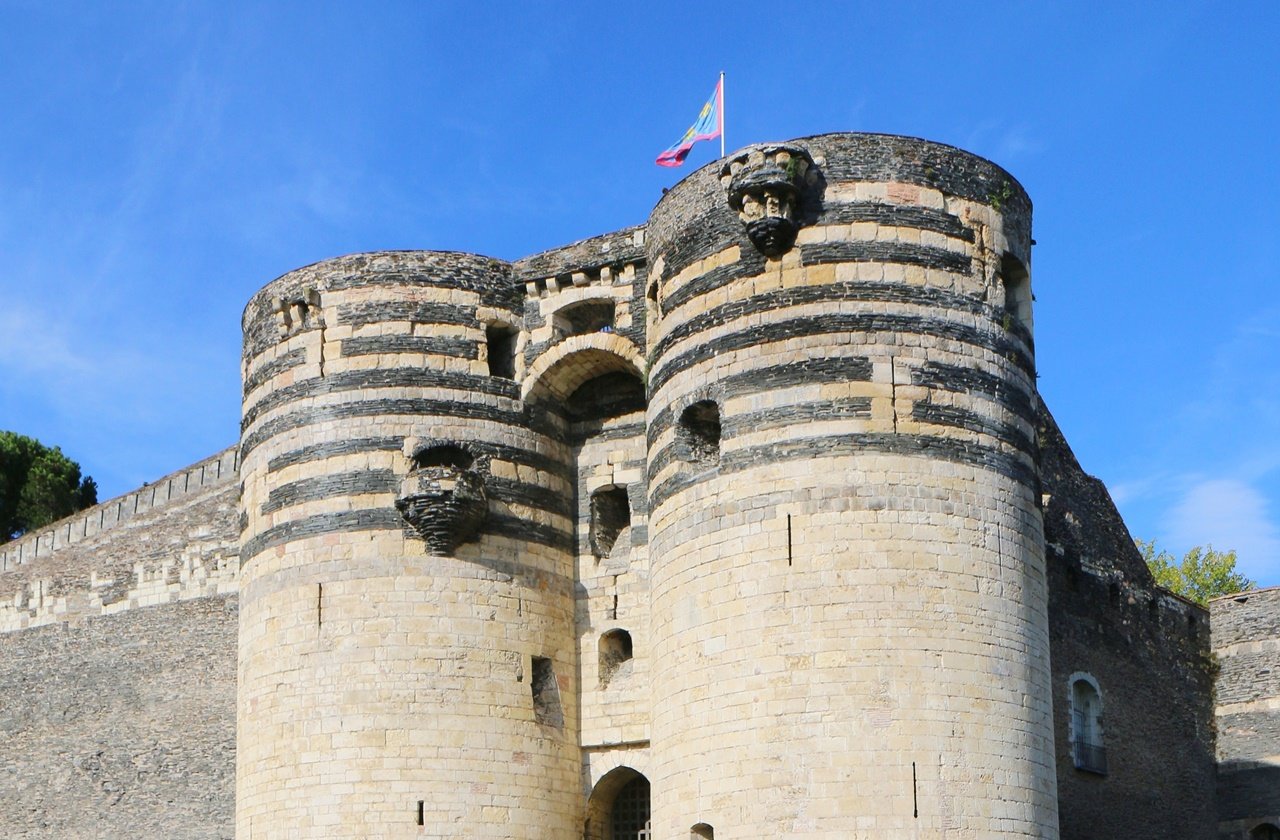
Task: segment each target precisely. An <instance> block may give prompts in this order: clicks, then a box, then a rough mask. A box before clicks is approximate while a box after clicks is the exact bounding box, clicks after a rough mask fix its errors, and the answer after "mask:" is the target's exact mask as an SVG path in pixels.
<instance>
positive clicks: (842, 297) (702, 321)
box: [653, 281, 1003, 358]
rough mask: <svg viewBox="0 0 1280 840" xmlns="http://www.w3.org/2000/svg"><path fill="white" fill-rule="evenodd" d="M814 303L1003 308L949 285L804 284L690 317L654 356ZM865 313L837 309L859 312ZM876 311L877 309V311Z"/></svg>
mask: <svg viewBox="0 0 1280 840" xmlns="http://www.w3.org/2000/svg"><path fill="white" fill-rule="evenodd" d="M813 303H901V304H905V305H909V306H926V307H929V308H930V309H945V310H949V311H955V312H961V313H965V314H968V315H979V316H983V317H986V318H988V319H990V320H991V321H992V322H995V321H996V320H997V319H998V318H999V317H1000V315H1002V314H1003V313H1002V312H997V310H996V309H995V308H994V307H992V306H990V305H989V304H987V303H984V302H983V301H980V300H978V299H976V298H974V297H970V296H968V295H958V294H955V293H954V292H949V291H946V290H945V289H935V288H931V287H928V286H907V285H903V284H901V283H874V282H865V281H843V282H839V283H826V284H823V285H821V286H801V287H798V288H793V289H782V290H777V291H772V292H767V293H763V294H758V295H753V296H752V297H749V298H747V299H745V300H737V301H731V302H730V303H725V304H721V305H720V306H717V307H715V308H713V309H710V310H708V311H706V312H704V313H702V314H700V315H697V316H695V317H693V318H690V319H689V320H688V321H685V322H684V323H682V324H680V325H679V326H677V327H675V328H674V329H672V330H671V332H669V333H667V335H665V336H663V337H662V340H661V341H659V342H658V343H657V344H656V345H655V346H654V347H653V356H654V358H660V357H661V356H662V354H663V353H665V352H666V351H667V350H668V349H669V348H670V347H671V345H673V344H675V343H677V342H679V341H682V340H683V339H685V338H687V337H689V336H690V335H694V334H696V333H700V332H706V331H708V330H714V329H718V328H720V327H721V326H723V325H724V324H727V323H730V322H732V321H735V320H737V319H739V318H741V317H743V316H744V315H755V314H758V313H761V312H773V311H776V310H779V309H789V308H791V307H793V306H804V305H806V304H813ZM857 314H865V313H847V312H842V313H837V315H836V316H829V317H838V316H841V315H844V316H847V315H857ZM873 314H874V313H873Z"/></svg>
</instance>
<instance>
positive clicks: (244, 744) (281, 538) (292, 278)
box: [236, 252, 581, 840]
mask: <svg viewBox="0 0 1280 840" xmlns="http://www.w3.org/2000/svg"><path fill="white" fill-rule="evenodd" d="M515 289H516V285H515V284H514V283H513V282H512V279H511V272H510V267H509V266H508V265H507V264H506V263H503V262H500V261H497V260H491V259H486V258H482V257H474V256H470V255H465V254H443V253H422V252H396V253H377V254H363V255H355V256H349V257H342V258H340V259H336V260H331V261H327V262H323V263H319V264H316V265H313V266H310V267H307V268H303V269H300V270H298V271H294V272H292V273H290V274H286V275H285V276H283V277H281V278H279V279H277V280H275V281H273V282H272V283H270V284H268V285H267V286H266V287H265V288H264V289H262V290H261V291H260V292H259V293H258V294H257V295H255V296H254V298H253V299H252V300H251V301H250V302H249V305H248V306H247V308H246V310H245V315H244V337H245V342H244V364H243V368H244V369H243V373H244V393H245V400H244V420H243V430H242V438H241V453H242V456H243V462H242V463H243V466H242V471H241V475H242V477H243V483H244V484H243V498H242V504H243V521H242V525H243V537H242V564H243V566H242V572H241V575H242V576H241V596H240V609H241V624H240V639H239V688H238V692H239V694H238V718H237V725H238V727H239V733H238V748H237V756H236V785H237V791H236V809H237V813H236V830H237V837H238V838H240V840H265V839H266V838H285V837H289V838H298V837H307V838H312V837H314V838H330V839H332V838H375V837H436V838H445V837H450V838H452V837H477V838H527V839H528V840H534V839H535V838H537V840H542V838H547V837H571V836H573V835H574V833H575V832H578V831H580V830H581V817H580V813H581V803H580V800H581V790H580V783H579V779H578V771H579V761H578V757H577V735H576V726H577V720H576V714H577V712H576V706H575V704H574V703H573V702H570V700H571V698H572V697H573V696H574V694H575V689H574V685H573V681H574V653H573V651H574V648H573V644H574V640H573V601H572V583H571V579H572V563H571V559H570V544H571V543H570V537H569V535H570V533H571V528H572V524H571V520H570V519H569V517H568V511H569V503H568V501H567V499H568V497H569V496H570V495H571V491H570V485H569V484H568V483H567V479H566V474H567V473H568V467H567V463H568V462H567V458H568V454H567V452H566V450H565V448H564V447H563V445H561V444H559V443H556V442H555V441H554V440H553V439H552V438H551V437H549V436H547V435H546V434H543V433H540V432H537V431H533V430H532V429H531V427H530V425H531V424H529V423H528V422H526V420H527V418H526V416H525V412H524V410H523V408H522V403H521V401H520V399H519V389H518V386H517V384H516V382H515V381H514V379H515V377H516V375H517V373H518V372H519V369H520V368H521V367H522V363H521V361H520V360H519V358H518V352H517V350H518V348H517V347H515V346H514V345H515V344H516V337H517V336H518V335H519V331H518V325H519V324H520V319H521V312H520V306H521V305H522V304H521V300H520V298H519V296H518V295H517V294H516V291H515Z"/></svg>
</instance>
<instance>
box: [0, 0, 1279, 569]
mask: <svg viewBox="0 0 1280 840" xmlns="http://www.w3.org/2000/svg"><path fill="white" fill-rule="evenodd" d="M614 5H615V4H604V3H597V4H586V3H582V4H560V3H554V2H545V3H537V4H533V3H509V4H508V3H489V4H483V3H475V2H467V3H450V2H439V3H424V2H420V3H408V2H406V3H392V2H387V3H360V4H357V3H342V4H339V3H324V2H309V3H277V4H258V3H253V4H248V3H237V2H218V3H201V2H189V3H176V2H173V3H171V2H156V3H146V2H137V3H128V4H105V3H84V4H75V3H52V2H43V0H42V1H41V2H22V1H20V0H0V79H2V80H3V84H0V113H2V114H3V115H4V119H3V121H0V428H8V429H13V430H16V431H20V432H22V433H24V434H29V435H32V436H35V437H38V438H40V439H41V440H42V441H44V442H46V443H49V444H57V445H60V446H61V447H62V448H63V450H64V451H66V452H67V453H68V454H69V455H70V456H71V457H73V458H75V459H77V460H79V461H80V462H81V464H82V465H83V466H84V467H85V469H86V471H87V472H89V473H90V474H92V475H93V476H94V477H95V478H96V479H97V480H98V482H99V484H100V487H101V489H102V494H103V497H104V498H105V497H106V496H110V495H115V494H118V493H122V492H126V491H128V490H130V489H132V488H134V487H136V486H138V485H140V484H142V482H144V481H152V480H154V479H156V478H158V477H160V476H162V475H164V474H166V473H168V472H171V471H173V470H175V469H178V468H180V467H183V466H185V465H187V464H189V463H191V462H193V461H196V460H198V459H200V458H202V457H204V456H206V455H209V454H212V453H213V452H215V451H217V450H219V449H221V448H223V447H225V446H228V445H230V444H232V443H233V442H234V441H235V440H236V436H237V424H238V418H239V372H238V361H239V345H240V336H239V317H240V311H241V308H242V306H243V305H244V303H245V301H246V300H247V299H248V298H249V296H250V295H251V294H252V293H253V292H254V291H255V290H256V289H258V288H259V287H260V286H262V285H263V284H264V283H266V282H267V281H269V280H271V279H272V278H274V277H276V276H278V275H279V274H281V273H283V272H285V271H288V270H290V269H292V268H296V267H298V266H301V265H304V264H307V263H310V262H314V261H316V260H319V259H323V258H326V257H331V256H336V255H338V254H343V253H348V252H352V251H366V250H378V249H384V248H438V249H447V250H463V251H477V252H480V253H484V254H489V255H493V256H497V257H504V258H516V257H519V256H523V255H526V254H529V253H533V252H536V251H540V250H543V249H546V248H550V247H553V246H556V245H560V244H565V243H567V242H570V241H573V240H575V239H579V238H581V237H584V236H589V235H592V234H596V233H601V232H604V231H608V230H614V229H617V228H619V227H623V226H626V225H630V224H635V223H638V222H642V221H644V219H645V218H646V217H647V216H648V213H649V211H650V209H651V208H652V206H653V204H654V203H655V202H656V201H657V199H658V198H659V196H660V195H661V191H662V188H663V187H664V186H669V185H670V184H671V183H673V182H674V181H675V180H677V179H678V178H679V177H680V176H681V175H683V174H684V173H686V172H687V171H691V170H692V169H694V168H696V167H697V166H700V165H702V164H704V163H707V162H709V161H710V160H712V159H713V157H714V155H715V154H716V153H717V152H718V149H714V148H713V147H712V145H711V144H701V145H700V146H699V147H698V148H697V149H695V150H694V152H693V154H692V155H691V156H690V160H689V162H688V163H687V164H686V166H685V168H684V169H682V170H674V171H673V170H666V169H662V168H659V167H657V166H655V165H654V164H653V158H654V157H655V156H656V154H657V153H658V152H660V151H661V150H662V149H664V148H665V147H666V146H667V145H669V144H670V143H671V142H673V141H674V140H675V139H676V138H677V137H679V135H680V134H681V132H683V131H684V129H685V128H686V127H687V126H688V124H689V123H690V122H691V121H692V120H693V118H694V117H695V116H696V114H697V110H698V108H699V107H700V106H701V105H702V102H703V101H704V100H705V98H706V95H707V93H708V92H709V91H710V89H711V87H712V85H713V84H714V82H715V78H716V74H717V73H718V72H719V71H721V70H724V71H725V72H726V73H727V75H728V83H727V100H728V106H727V112H728V123H727V131H728V144H729V146H730V148H733V147H736V146H740V145H743V144H746V143H750V142H756V141H764V140H778V139H786V138H791V137H800V136H804V135H808V134H815V133H820V132H825V131H848V130H858V131H879V132H890V133H898V134H909V135H915V136H920V137H926V138H929V139H932V140H937V141H941V142H945V143H950V144H953V145H957V146H960V147H962V148H965V149H968V150H970V151H973V152H975V153H977V154H980V155H983V156H985V157H989V158H991V159H992V160H994V161H996V162H997V163H999V164H1001V165H1002V166H1004V167H1005V168H1006V169H1008V170H1009V171H1011V172H1012V173H1013V174H1014V175H1015V176H1016V177H1017V178H1018V179H1019V180H1020V181H1021V182H1022V183H1023V185H1024V186H1026V188H1027V190H1028V191H1029V192H1030V193H1031V196H1032V198H1033V200H1034V201H1035V205H1036V208H1035V237H1036V240H1037V242H1038V245H1037V247H1036V250H1035V252H1034V256H1033V266H1032V272H1033V284H1034V288H1035V293H1036V298H1037V303H1036V331H1037V352H1038V359H1039V367H1040V376H1041V378H1040V386H1041V390H1042V393H1043V394H1044V396H1045V399H1046V401H1047V402H1048V404H1049V405H1050V407H1051V409H1052V410H1053V411H1054V413H1055V415H1056V416H1057V418H1058V421H1059V423H1060V424H1061V425H1062V427H1063V429H1064V431H1065V433H1066V435H1067V438H1068V440H1069V441H1070V442H1071V444H1072V446H1073V447H1074V449H1075V451H1076V453H1077V455H1078V456H1079V458H1080V460H1081V462H1082V463H1083V465H1084V466H1085V468H1086V469H1087V470H1088V471H1090V472H1092V473H1094V474H1095V475H1097V476H1099V477H1100V478H1102V479H1103V480H1104V481H1105V482H1106V483H1107V485H1108V487H1109V488H1110V489H1111V491H1112V493H1113V495H1114V496H1115V498H1116V500H1117V502H1118V503H1119V504H1120V507H1121V509H1122V511H1123V512H1124V514H1125V516H1126V519H1127V521H1128V523H1129V526H1130V529H1131V530H1132V532H1133V533H1134V535H1135V536H1140V537H1144V538H1155V539H1158V540H1159V542H1160V544H1161V545H1162V546H1164V547H1167V548H1169V549H1171V550H1173V551H1175V552H1179V553H1180V552H1182V551H1184V550H1185V549H1187V548H1189V547H1190V546H1192V545H1196V544H1203V543H1212V544H1213V545H1214V546H1215V547H1217V548H1224V549H1225V548H1235V549H1237V550H1238V551H1239V553H1240V564H1241V567H1242V568H1243V569H1244V571H1246V572H1247V573H1248V574H1250V575H1251V576H1253V577H1255V578H1257V579H1259V580H1260V581H1261V582H1262V583H1264V584H1269V585H1275V584H1280V299H1278V298H1277V295H1276V289H1277V287H1278V285H1280V283H1278V281H1280V238H1278V235H1277V231H1280V202H1278V201H1277V196H1280V162H1278V161H1280V156H1278V155H1277V150H1278V147H1280V144H1278V143H1277V134H1278V128H1280V126H1278V123H1280V48H1277V46H1276V44H1277V42H1280V4H1277V3H1274V2H1239V3H1232V4H1221V3H1209V2H1177V1H1176V0H1175V1H1174V2H1166V3H1162V4H1159V6H1158V7H1157V6H1156V5H1154V4H1137V3H1133V4H1128V3H1107V4H1103V3H1076V4H1070V5H1068V4H1050V3H1032V2H1025V3H1013V2H1008V3H1004V2H986V3H980V4H977V3H964V4H961V3H942V2H938V3H911V2H902V3H855V2H849V3H838V4H837V3H832V4H814V3H796V4H790V5H788V4H785V3H784V4H779V3H776V2H769V3H755V2H735V3H731V4H729V3H726V4H715V3H687V2H686V3H662V2H649V3H644V4H634V5H632V6H630V7H629V10H625V9H624V10H621V11H620V10H618V9H616V8H613V6H614ZM617 5H619V6H620V5H621V4H617ZM1156 8H1158V9H1159V12H1158V14H1157V13H1155V12H1154V11H1151V10H1153V9H1156Z"/></svg>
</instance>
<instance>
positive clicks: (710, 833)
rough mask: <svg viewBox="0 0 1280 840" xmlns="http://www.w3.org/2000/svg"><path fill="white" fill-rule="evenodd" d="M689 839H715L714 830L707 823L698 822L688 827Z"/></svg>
mask: <svg viewBox="0 0 1280 840" xmlns="http://www.w3.org/2000/svg"><path fill="white" fill-rule="evenodd" d="M689 840H716V830H715V829H714V828H712V827H711V826H710V825H708V824H707V823H698V824H697V825H695V826H694V827H693V828H691V829H689Z"/></svg>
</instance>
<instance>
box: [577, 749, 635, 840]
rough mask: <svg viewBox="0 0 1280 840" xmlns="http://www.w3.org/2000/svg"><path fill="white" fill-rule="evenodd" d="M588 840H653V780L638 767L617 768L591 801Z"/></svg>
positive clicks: (587, 828) (603, 779) (588, 813)
mask: <svg viewBox="0 0 1280 840" xmlns="http://www.w3.org/2000/svg"><path fill="white" fill-rule="evenodd" d="M583 836H584V837H585V838H586V840H649V780H648V779H647V778H645V775H644V774H643V773H641V772H640V771H639V770H636V769H635V768H634V767H626V766H622V767H615V768H613V769H612V770H610V771H609V772H608V773H605V774H604V776H603V777H601V779H600V781H598V782H596V786H595V788H593V789H592V791H591V798H590V799H589V800H587V826H586V831H585V832H583Z"/></svg>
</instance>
